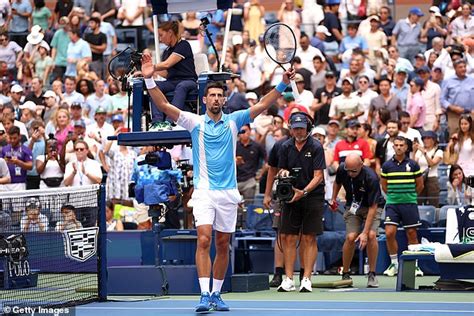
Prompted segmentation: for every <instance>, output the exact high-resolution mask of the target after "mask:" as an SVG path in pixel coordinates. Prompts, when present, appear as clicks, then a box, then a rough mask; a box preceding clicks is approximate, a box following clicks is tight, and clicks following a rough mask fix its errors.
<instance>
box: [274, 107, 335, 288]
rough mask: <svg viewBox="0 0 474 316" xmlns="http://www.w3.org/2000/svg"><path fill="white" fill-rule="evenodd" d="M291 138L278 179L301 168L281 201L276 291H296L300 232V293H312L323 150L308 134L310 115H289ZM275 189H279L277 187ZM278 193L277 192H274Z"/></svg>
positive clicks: (320, 225) (321, 203)
mask: <svg viewBox="0 0 474 316" xmlns="http://www.w3.org/2000/svg"><path fill="white" fill-rule="evenodd" d="M289 122H290V128H291V131H292V135H293V137H292V138H291V139H289V140H287V141H286V142H285V143H284V144H283V145H282V148H281V150H280V157H279V161H278V167H279V168H281V170H280V173H279V176H280V178H286V177H289V176H290V175H291V174H290V170H293V169H295V168H299V169H300V170H301V171H300V172H299V174H298V175H297V176H296V178H295V179H294V180H293V181H292V184H293V191H294V195H293V197H292V198H291V200H290V201H287V202H286V201H285V202H283V204H282V220H281V226H280V232H281V237H282V242H283V254H284V257H285V274H286V278H285V279H284V280H283V282H282V283H281V285H280V286H279V287H278V291H279V292H289V291H295V290H296V288H295V282H294V281H293V270H294V263H295V258H296V243H297V241H298V238H299V235H300V234H301V245H302V247H303V249H304V250H303V258H302V260H301V261H302V262H303V265H304V266H303V268H304V275H303V279H302V281H301V284H300V292H311V291H312V288H311V273H312V269H313V266H314V263H315V261H316V256H317V253H318V248H317V243H316V238H315V236H316V235H321V234H322V233H323V222H322V215H323V209H324V176H323V170H324V169H325V168H326V163H325V161H324V150H323V147H322V145H321V144H320V143H319V141H317V140H315V139H314V138H312V137H310V133H311V130H312V126H313V122H312V119H311V118H310V116H309V115H307V114H306V113H303V112H296V113H293V114H292V115H291V116H290V119H289ZM277 191H278V190H277ZM277 194H278V193H277Z"/></svg>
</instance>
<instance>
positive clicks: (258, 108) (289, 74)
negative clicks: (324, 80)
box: [250, 68, 295, 119]
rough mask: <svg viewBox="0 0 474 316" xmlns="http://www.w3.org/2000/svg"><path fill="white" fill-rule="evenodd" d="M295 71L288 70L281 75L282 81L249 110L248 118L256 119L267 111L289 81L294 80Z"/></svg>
mask: <svg viewBox="0 0 474 316" xmlns="http://www.w3.org/2000/svg"><path fill="white" fill-rule="evenodd" d="M294 77H295V70H294V69H293V68H290V69H288V70H287V71H285V73H284V74H283V81H282V82H280V83H279V84H278V85H277V86H276V87H275V88H274V89H272V90H271V91H270V92H268V93H267V94H266V95H265V96H264V97H263V98H262V99H261V100H260V101H259V102H258V103H257V104H255V105H254V106H252V107H251V108H250V117H251V118H252V119H254V118H256V117H257V116H258V115H259V114H260V113H262V112H263V111H265V110H266V109H268V108H269V107H270V106H271V105H272V104H273V103H274V102H275V101H276V100H277V99H278V98H279V97H280V95H281V94H282V93H283V91H285V89H286V87H287V86H288V85H289V84H290V79H294Z"/></svg>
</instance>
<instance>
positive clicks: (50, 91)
mask: <svg viewBox="0 0 474 316" xmlns="http://www.w3.org/2000/svg"><path fill="white" fill-rule="evenodd" d="M51 97H53V98H55V97H56V93H54V91H53V90H48V91H46V92H45V93H44V94H43V98H51Z"/></svg>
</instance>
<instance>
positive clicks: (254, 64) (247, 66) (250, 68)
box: [239, 40, 265, 94]
mask: <svg viewBox="0 0 474 316" xmlns="http://www.w3.org/2000/svg"><path fill="white" fill-rule="evenodd" d="M256 47H257V42H255V41H254V40H250V42H249V48H248V49H247V50H246V52H245V53H243V54H241V55H240V56H239V66H240V68H241V69H242V74H241V76H240V78H241V79H242V80H244V81H245V82H246V83H247V90H250V91H253V92H255V93H257V94H260V92H261V91H259V88H260V87H261V86H262V85H263V84H264V82H265V74H264V72H263V71H264V68H263V59H262V57H261V56H258V55H257V54H256V53H255V49H256Z"/></svg>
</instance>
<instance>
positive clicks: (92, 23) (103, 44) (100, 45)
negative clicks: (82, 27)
mask: <svg viewBox="0 0 474 316" xmlns="http://www.w3.org/2000/svg"><path fill="white" fill-rule="evenodd" d="M88 25H89V29H90V32H87V33H85V34H84V40H85V41H86V42H88V43H89V46H90V49H91V52H92V62H91V63H90V69H91V70H92V71H93V72H95V73H96V74H97V75H99V76H103V73H104V52H105V50H106V49H107V36H106V35H105V34H104V33H102V32H101V31H100V18H98V17H91V18H90V19H89V22H88Z"/></svg>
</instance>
